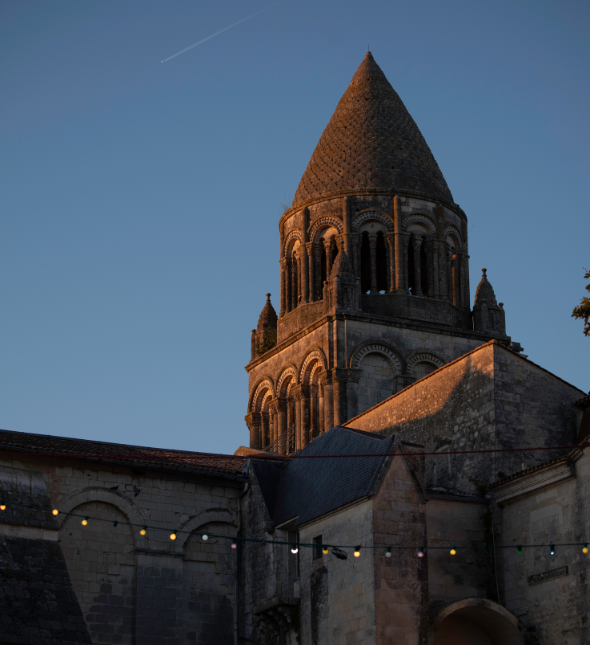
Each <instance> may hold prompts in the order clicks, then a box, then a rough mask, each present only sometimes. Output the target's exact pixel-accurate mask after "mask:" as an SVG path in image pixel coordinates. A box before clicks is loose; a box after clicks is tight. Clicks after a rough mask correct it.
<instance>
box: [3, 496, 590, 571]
mask: <svg viewBox="0 0 590 645" xmlns="http://www.w3.org/2000/svg"><path fill="white" fill-rule="evenodd" d="M9 506H14V507H20V508H27V509H29V510H37V511H41V512H47V513H51V514H53V515H58V514H59V515H64V516H68V517H76V518H81V524H82V526H84V527H86V526H88V525H89V524H91V523H92V522H110V523H111V524H112V525H113V526H114V527H115V528H116V527H117V526H118V525H119V524H125V525H127V526H129V527H136V528H138V529H139V534H140V535H141V536H145V535H147V532H148V531H150V532H152V531H161V532H164V533H168V534H169V538H170V540H171V541H175V540H176V539H177V538H178V536H179V535H180V534H185V535H192V534H195V533H194V531H184V530H182V529H173V530H170V528H168V527H163V526H149V525H147V524H136V523H134V522H120V521H119V520H112V519H108V518H104V517H92V516H90V515H81V514H79V513H71V512H65V511H60V510H58V509H57V508H54V507H50V508H43V507H40V506H35V505H34V504H20V503H18V502H10V501H5V500H0V523H1V521H2V513H3V512H4V511H6V509H7V508H8V507H9ZM196 535H198V536H200V538H201V540H202V541H203V542H207V541H208V540H210V539H211V538H217V539H221V540H228V541H229V542H230V546H231V548H232V549H237V545H238V544H239V543H240V542H242V543H247V542H250V543H257V544H277V545H280V546H285V547H289V548H290V550H291V552H292V553H293V554H296V553H298V551H299V550H300V549H301V548H308V549H314V548H321V549H322V553H323V554H324V555H327V554H328V553H330V552H331V553H332V554H333V555H334V556H335V557H336V558H339V559H341V560H347V559H348V553H347V552H348V551H350V552H352V554H353V555H354V557H355V558H360V557H361V553H362V551H363V550H372V551H381V550H382V551H383V552H384V555H385V556H386V557H388V558H390V557H391V556H392V553H393V552H394V551H404V550H406V551H407V550H410V551H414V552H415V553H416V557H418V558H424V557H425V556H426V554H427V552H428V551H447V552H448V553H449V554H450V555H451V556H455V555H457V554H458V552H459V551H470V550H474V549H492V550H493V551H494V552H495V551H497V550H500V549H504V550H505V549H508V550H515V551H516V552H517V553H518V554H522V553H523V550H524V549H545V550H548V551H549V555H551V556H556V554H557V551H558V548H562V547H579V548H580V551H581V552H582V553H584V554H587V553H588V544H590V541H589V540H584V541H580V542H561V543H559V542H552V543H548V544H544V543H543V544H517V545H513V544H491V545H489V544H488V543H487V542H481V543H479V544H469V545H467V544H463V545H460V544H455V543H453V544H437V545H424V544H423V545H422V546H418V545H413V544H402V545H397V546H393V545H382V546H381V545H379V546H375V545H359V544H356V545H351V544H319V545H318V544H315V543H313V542H309V543H306V542H293V541H289V540H267V539H264V538H255V537H243V536H238V535H218V534H215V533H209V532H204V533H200V534H199V533H196Z"/></svg>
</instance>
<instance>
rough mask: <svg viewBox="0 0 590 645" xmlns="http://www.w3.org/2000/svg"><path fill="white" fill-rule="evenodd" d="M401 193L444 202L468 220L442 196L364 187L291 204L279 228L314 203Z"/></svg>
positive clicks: (455, 206) (406, 195)
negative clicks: (340, 198) (294, 204)
mask: <svg viewBox="0 0 590 645" xmlns="http://www.w3.org/2000/svg"><path fill="white" fill-rule="evenodd" d="M397 195H399V196H400V197H410V198H417V199H424V200H425V201H429V202H432V203H433V204H439V203H440V204H444V206H446V207H447V208H448V209H449V210H451V211H453V213H455V214H456V215H458V216H459V217H460V218H461V219H463V220H465V221H467V215H465V212H464V211H463V209H462V208H461V207H460V206H459V205H458V204H455V203H453V202H449V201H447V200H445V199H443V198H441V197H436V198H435V197H432V196H430V195H426V194H425V193H421V192H418V191H413V190H396V191H385V190H378V189H374V190H370V189H368V188H364V189H363V190H346V191H340V192H337V193H331V194H329V195H322V196H321V197H316V198H314V199H309V200H307V201H305V202H300V203H299V204H297V205H296V206H291V208H289V209H288V210H286V211H285V212H284V213H283V214H282V215H281V219H280V220H279V228H281V227H282V226H283V224H284V223H285V221H286V220H287V219H289V217H291V215H294V214H295V213H298V212H299V211H302V210H303V209H304V208H309V207H310V206H313V205H314V204H319V203H321V202H328V201H331V200H333V199H338V198H339V197H381V196H385V197H392V198H393V197H395V196H397Z"/></svg>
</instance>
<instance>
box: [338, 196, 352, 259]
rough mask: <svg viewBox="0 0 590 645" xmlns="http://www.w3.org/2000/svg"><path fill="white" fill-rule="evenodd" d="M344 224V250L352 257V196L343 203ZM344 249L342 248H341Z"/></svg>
mask: <svg viewBox="0 0 590 645" xmlns="http://www.w3.org/2000/svg"><path fill="white" fill-rule="evenodd" d="M342 224H343V227H342V228H343V236H342V237H343V239H344V250H345V251H346V255H348V257H350V252H351V239H350V233H351V230H350V225H351V222H350V197H345V198H344V203H343V204H342ZM340 250H341V251H342V249H340Z"/></svg>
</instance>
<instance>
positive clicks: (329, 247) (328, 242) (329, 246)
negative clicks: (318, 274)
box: [324, 240, 332, 280]
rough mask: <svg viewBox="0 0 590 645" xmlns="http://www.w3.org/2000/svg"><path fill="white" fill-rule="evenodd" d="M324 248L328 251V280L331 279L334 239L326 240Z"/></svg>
mask: <svg viewBox="0 0 590 645" xmlns="http://www.w3.org/2000/svg"><path fill="white" fill-rule="evenodd" d="M324 249H325V251H326V280H329V279H330V271H331V269H332V240H324Z"/></svg>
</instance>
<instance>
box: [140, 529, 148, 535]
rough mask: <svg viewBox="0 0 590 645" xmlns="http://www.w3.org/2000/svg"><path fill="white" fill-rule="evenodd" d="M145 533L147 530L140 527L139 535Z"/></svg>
mask: <svg viewBox="0 0 590 645" xmlns="http://www.w3.org/2000/svg"><path fill="white" fill-rule="evenodd" d="M146 533H147V531H146V530H145V529H141V531H140V532H139V534H140V535H145V534H146Z"/></svg>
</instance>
